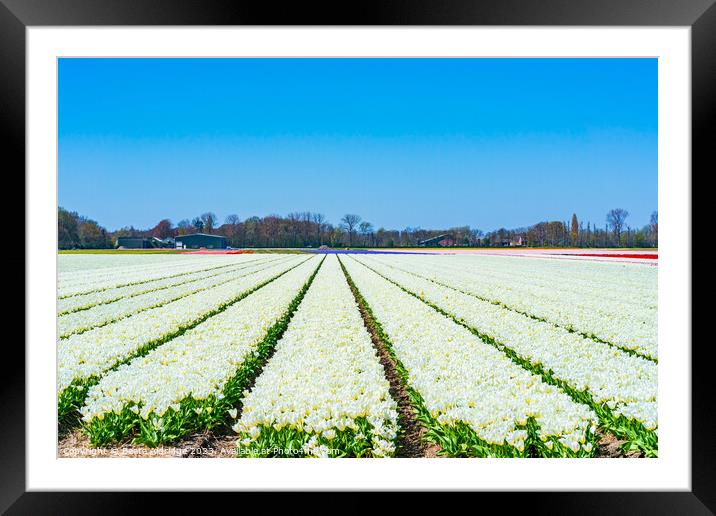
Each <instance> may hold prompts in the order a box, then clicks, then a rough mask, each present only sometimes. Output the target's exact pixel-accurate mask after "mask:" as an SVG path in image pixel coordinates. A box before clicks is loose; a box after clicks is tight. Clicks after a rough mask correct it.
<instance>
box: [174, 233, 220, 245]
mask: <svg viewBox="0 0 716 516" xmlns="http://www.w3.org/2000/svg"><path fill="white" fill-rule="evenodd" d="M174 241H175V242H176V248H177V249H201V248H202V247H203V248H206V249H226V248H227V247H228V241H227V240H226V237H223V236H221V235H207V234H206V233H193V234H191V235H179V236H177V237H176V238H175V239H174Z"/></svg>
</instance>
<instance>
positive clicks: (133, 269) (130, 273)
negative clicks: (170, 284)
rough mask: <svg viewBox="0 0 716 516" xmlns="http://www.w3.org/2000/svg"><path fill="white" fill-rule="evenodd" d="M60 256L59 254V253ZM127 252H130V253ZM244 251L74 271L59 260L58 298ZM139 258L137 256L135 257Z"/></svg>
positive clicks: (172, 273) (231, 258)
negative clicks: (66, 269) (64, 270)
mask: <svg viewBox="0 0 716 516" xmlns="http://www.w3.org/2000/svg"><path fill="white" fill-rule="evenodd" d="M60 256H61V257H62V255H60ZM130 256H131V255H130ZM246 256H248V255H238V256H237V255H224V256H220V255H219V256H202V257H197V256H180V255H177V256H171V257H170V256H166V255H158V256H156V257H155V259H154V260H153V262H152V263H151V264H150V265H143V266H142V265H139V266H128V267H102V268H100V269H97V270H95V271H91V270H90V271H77V272H74V273H63V272H62V263H63V262H62V260H60V272H59V277H58V285H57V287H58V289H57V290H58V292H57V297H58V298H65V297H70V296H77V295H82V294H87V293H90V292H99V291H101V290H106V289H110V288H117V287H123V286H127V285H133V284H140V283H146V282H149V281H153V280H158V279H165V278H170V277H176V276H179V275H182V274H186V273H187V272H192V271H198V270H202V269H206V268H207V266H209V267H210V266H212V265H222V264H230V263H238V262H240V261H246V260H249V259H250V258H246ZM93 257H94V258H95V259H97V260H99V259H104V260H107V263H112V262H114V263H115V265H116V263H117V261H118V260H119V259H120V258H127V257H126V256H125V257H121V256H116V255H93ZM134 258H135V259H139V258H149V256H136V255H134ZM138 261H140V260H138Z"/></svg>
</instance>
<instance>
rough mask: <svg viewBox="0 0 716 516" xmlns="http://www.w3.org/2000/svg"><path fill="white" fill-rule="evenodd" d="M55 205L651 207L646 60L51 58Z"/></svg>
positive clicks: (458, 219) (514, 211)
mask: <svg viewBox="0 0 716 516" xmlns="http://www.w3.org/2000/svg"><path fill="white" fill-rule="evenodd" d="M58 100H59V128H58V129H59V192H58V195H59V199H58V201H59V204H60V206H63V207H65V208H67V209H70V210H73V211H78V212H79V213H81V214H83V215H85V216H87V217H90V218H92V219H95V220H97V221H98V222H99V223H100V224H102V225H104V226H105V227H107V228H108V229H110V230H114V229H117V228H119V227H121V226H128V225H133V226H135V227H138V228H148V227H151V226H153V225H154V224H156V223H157V222H158V221H159V220H160V219H162V218H169V219H171V220H172V222H174V223H177V222H179V220H181V219H184V218H193V217H194V216H197V215H199V214H201V213H203V212H205V211H213V212H215V213H216V214H217V215H218V217H219V218H220V219H221V220H222V221H223V219H224V217H225V216H226V215H228V214H231V213H236V214H238V215H239V217H240V218H241V219H242V220H243V219H245V218H247V217H249V216H252V215H257V216H265V215H268V214H272V213H274V214H280V215H286V214H288V213H290V212H293V211H305V210H310V211H314V212H320V213H324V214H325V215H326V216H327V217H328V220H329V221H330V222H333V223H334V224H335V223H338V222H339V219H340V217H341V216H342V215H343V214H345V213H357V214H359V215H361V216H362V217H363V218H364V219H366V220H368V221H370V222H372V223H373V224H374V225H375V227H376V228H378V227H381V226H383V227H385V228H391V229H403V228H405V227H407V226H410V227H421V228H425V229H431V228H444V227H449V226H456V225H470V226H472V227H476V228H480V229H483V230H484V231H490V230H493V229H497V228H499V227H507V228H514V227H519V226H528V225H531V224H533V223H536V222H539V221H542V220H568V219H570V218H571V215H572V213H573V212H576V213H577V216H578V217H579V219H580V220H584V221H588V220H589V221H591V222H592V223H595V222H596V223H597V224H599V225H600V226H601V227H603V226H604V223H605V216H606V212H607V211H608V210H609V209H611V208H617V207H620V208H625V209H627V210H628V211H629V212H630V216H629V218H628V220H627V223H629V224H631V225H632V227H635V226H642V225H644V224H646V223H647V222H648V220H649V215H650V214H651V212H652V211H653V210H655V209H657V60H656V59H60V61H59V99H58Z"/></svg>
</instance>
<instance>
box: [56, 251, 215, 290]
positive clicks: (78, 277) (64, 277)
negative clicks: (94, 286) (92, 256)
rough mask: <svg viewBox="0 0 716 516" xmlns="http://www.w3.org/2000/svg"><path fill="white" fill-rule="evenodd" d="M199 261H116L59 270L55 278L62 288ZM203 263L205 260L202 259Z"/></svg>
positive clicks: (195, 263) (191, 258)
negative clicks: (87, 268)
mask: <svg viewBox="0 0 716 516" xmlns="http://www.w3.org/2000/svg"><path fill="white" fill-rule="evenodd" d="M100 256H101V255H100ZM117 259H119V256H118V257H117ZM109 263H111V262H109ZM201 263H202V260H201V259H200V257H198V256H184V257H182V259H177V258H174V259H173V260H167V261H166V262H153V263H144V264H135V265H126V266H121V265H120V264H119V263H116V264H115V265H116V266H115V267H111V268H110V267H102V268H99V269H90V270H88V271H76V272H66V273H63V272H59V273H58V277H57V280H58V284H59V286H60V288H61V289H62V288H66V287H72V286H74V285H78V284H81V283H87V282H91V281H103V280H106V279H107V278H111V277H112V276H114V275H119V276H124V275H128V274H146V273H150V272H152V271H155V270H161V269H174V268H178V267H187V266H196V265H198V264H201ZM203 263H207V262H206V261H203Z"/></svg>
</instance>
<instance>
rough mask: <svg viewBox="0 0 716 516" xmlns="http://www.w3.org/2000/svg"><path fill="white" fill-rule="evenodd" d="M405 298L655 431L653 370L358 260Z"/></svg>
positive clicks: (652, 366) (644, 362)
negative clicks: (429, 306) (404, 293)
mask: <svg viewBox="0 0 716 516" xmlns="http://www.w3.org/2000/svg"><path fill="white" fill-rule="evenodd" d="M359 260H360V261H361V262H362V263H365V264H367V265H369V266H370V267H372V268H373V269H374V270H376V271H377V272H379V273H380V274H381V275H383V276H384V277H386V278H388V279H389V280H391V281H394V282H396V283H397V284H398V285H400V286H402V287H403V288H405V289H406V290H408V291H409V292H412V293H414V294H416V295H418V296H419V297H420V298H422V299H425V300H426V301H428V302H430V303H432V304H434V305H435V306H437V307H438V308H440V309H442V310H444V311H445V312H447V313H449V314H451V315H452V316H454V317H455V318H457V319H458V320H461V321H463V322H464V323H465V324H467V325H468V326H470V327H472V328H474V329H476V330H477V331H479V332H480V333H481V334H483V335H486V336H488V337H490V338H492V339H493V340H495V341H496V342H498V343H500V344H503V345H505V346H506V347H508V348H510V349H512V350H514V351H515V352H516V353H517V354H518V355H520V356H521V357H523V358H525V359H527V360H528V361H529V362H530V363H531V364H533V365H541V366H542V367H543V368H544V369H545V370H551V371H552V375H553V377H555V378H556V379H559V380H562V381H564V382H565V383H567V384H568V385H569V386H570V387H572V388H573V389H575V390H576V391H583V390H587V391H589V393H590V394H591V395H592V397H593V399H594V401H595V402H596V403H598V404H606V405H608V406H609V408H611V409H612V410H613V411H614V413H615V414H624V415H627V414H629V415H631V416H635V415H638V416H639V419H638V420H639V422H640V423H642V424H643V425H644V426H645V427H646V428H647V429H654V428H656V426H657V401H656V400H657V365H656V364H655V363H653V362H651V361H649V360H646V359H643V358H641V357H638V356H633V355H629V354H627V353H624V352H622V351H619V350H617V349H614V348H612V347H610V346H608V345H606V344H602V343H599V342H595V341H593V340H591V339H586V338H584V337H581V336H579V335H578V334H575V333H570V332H568V331H567V330H564V329H562V328H559V327H556V326H554V325H553V324H549V323H545V322H542V321H537V320H535V319H532V318H529V317H525V316H523V315H520V314H518V313H516V312H513V311H510V310H506V309H504V308H502V307H500V306H497V305H494V304H493V303H490V302H487V301H481V300H479V299H476V298H474V297H473V296H469V295H466V294H463V293H461V292H459V291H456V290H454V289H451V288H447V287H443V286H441V285H438V284H436V283H434V282H432V281H429V280H426V279H422V278H419V277H416V276H414V275H412V274H409V273H406V272H403V271H400V270H398V269H395V268H391V267H388V266H386V265H384V264H382V263H379V262H378V261H377V260H373V259H370V258H364V257H361V258H360V259H359Z"/></svg>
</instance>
